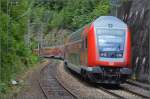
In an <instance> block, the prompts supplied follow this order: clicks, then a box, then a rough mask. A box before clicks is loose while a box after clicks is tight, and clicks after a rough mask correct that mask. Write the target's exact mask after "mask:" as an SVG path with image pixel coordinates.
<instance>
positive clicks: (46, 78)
mask: <svg viewBox="0 0 150 99" xmlns="http://www.w3.org/2000/svg"><path fill="white" fill-rule="evenodd" d="M55 65H56V64H49V65H47V66H45V67H44V68H43V69H42V70H41V71H40V79H39V80H38V82H39V86H40V88H41V90H42V92H43V94H44V95H45V99H52V98H58V99H59V98H60V97H61V98H62V99H75V98H77V95H75V94H74V93H72V92H71V91H69V90H68V88H66V87H65V86H63V84H62V83H61V82H60V81H59V79H57V77H56V76H55V73H56V72H55V69H56V68H55Z"/></svg>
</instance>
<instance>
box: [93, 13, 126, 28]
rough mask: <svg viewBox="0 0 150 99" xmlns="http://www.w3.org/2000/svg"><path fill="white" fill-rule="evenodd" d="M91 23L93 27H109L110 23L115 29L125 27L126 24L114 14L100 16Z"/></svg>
mask: <svg viewBox="0 0 150 99" xmlns="http://www.w3.org/2000/svg"><path fill="white" fill-rule="evenodd" d="M93 23H94V27H102V28H109V26H110V25H111V27H112V28H115V29H126V28H127V24H125V23H124V22H123V21H122V20H120V19H118V18H116V17H114V16H101V17H99V18H97V19H96V20H95V21H94V22H93Z"/></svg>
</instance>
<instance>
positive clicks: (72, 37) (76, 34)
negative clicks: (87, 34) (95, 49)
mask: <svg viewBox="0 0 150 99" xmlns="http://www.w3.org/2000/svg"><path fill="white" fill-rule="evenodd" d="M83 29H84V28H81V29H79V30H77V31H76V32H74V33H72V34H71V35H70V42H74V41H77V40H80V39H81V34H82V32H83Z"/></svg>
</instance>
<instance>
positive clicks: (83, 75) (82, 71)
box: [81, 69, 88, 81]
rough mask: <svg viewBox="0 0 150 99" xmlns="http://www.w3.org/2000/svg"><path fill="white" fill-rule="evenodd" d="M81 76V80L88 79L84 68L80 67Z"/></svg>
mask: <svg viewBox="0 0 150 99" xmlns="http://www.w3.org/2000/svg"><path fill="white" fill-rule="evenodd" d="M81 78H82V80H83V81H87V80H88V77H87V74H86V71H85V70H84V69H81Z"/></svg>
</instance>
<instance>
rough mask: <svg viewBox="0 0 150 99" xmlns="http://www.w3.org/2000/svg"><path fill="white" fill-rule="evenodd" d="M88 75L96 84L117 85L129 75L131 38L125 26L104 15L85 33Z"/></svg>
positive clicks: (116, 19)
mask: <svg viewBox="0 0 150 99" xmlns="http://www.w3.org/2000/svg"><path fill="white" fill-rule="evenodd" d="M86 71H87V72H88V73H87V74H88V78H90V79H91V80H92V81H94V82H98V83H109V84H120V83H123V82H124V81H125V80H126V79H127V78H129V77H130V75H131V73H132V70H131V41H130V32H129V30H128V27H127V25H126V24H125V23H124V22H122V21H121V20H119V19H118V18H116V17H112V16H103V17H100V18H98V19H97V20H95V21H94V22H93V24H92V25H91V27H90V30H89V33H88V69H87V70H86Z"/></svg>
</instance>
